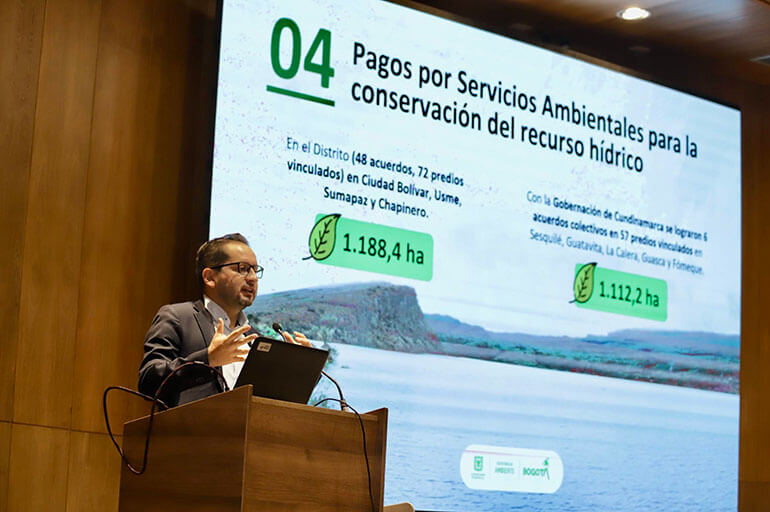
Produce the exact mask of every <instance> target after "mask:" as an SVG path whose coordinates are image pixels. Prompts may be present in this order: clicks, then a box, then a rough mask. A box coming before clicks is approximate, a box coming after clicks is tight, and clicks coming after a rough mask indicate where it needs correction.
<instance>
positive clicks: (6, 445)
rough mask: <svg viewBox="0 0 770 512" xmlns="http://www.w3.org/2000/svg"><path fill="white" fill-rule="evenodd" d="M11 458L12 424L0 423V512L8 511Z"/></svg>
mask: <svg viewBox="0 0 770 512" xmlns="http://www.w3.org/2000/svg"><path fill="white" fill-rule="evenodd" d="M10 458H11V424H10V423H5V422H0V512H6V510H8V466H9V463H10Z"/></svg>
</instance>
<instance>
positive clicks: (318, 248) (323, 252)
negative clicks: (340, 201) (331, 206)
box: [302, 213, 340, 261]
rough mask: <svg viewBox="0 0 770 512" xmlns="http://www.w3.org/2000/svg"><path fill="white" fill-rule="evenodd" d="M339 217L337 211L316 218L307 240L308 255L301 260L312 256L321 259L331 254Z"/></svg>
mask: <svg viewBox="0 0 770 512" xmlns="http://www.w3.org/2000/svg"><path fill="white" fill-rule="evenodd" d="M339 219H340V214H339V213H332V214H331V215H326V216H325V217H321V218H320V219H318V222H316V223H315V225H314V226H313V229H312V230H310V238H309V239H308V242H307V243H308V246H309V247H310V256H307V257H305V258H302V259H303V260H307V259H310V258H313V259H314V260H316V261H321V260H325V259H326V258H328V257H329V256H331V255H332V251H334V241H335V238H336V237H337V221H338V220H339Z"/></svg>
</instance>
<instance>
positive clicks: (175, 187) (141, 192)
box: [73, 0, 216, 432]
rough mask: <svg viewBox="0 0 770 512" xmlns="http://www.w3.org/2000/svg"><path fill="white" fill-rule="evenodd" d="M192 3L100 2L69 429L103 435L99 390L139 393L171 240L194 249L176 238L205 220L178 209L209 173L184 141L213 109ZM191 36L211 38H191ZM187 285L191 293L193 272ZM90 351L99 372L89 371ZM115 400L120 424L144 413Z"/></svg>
mask: <svg viewBox="0 0 770 512" xmlns="http://www.w3.org/2000/svg"><path fill="white" fill-rule="evenodd" d="M196 5H202V6H203V7H206V6H209V5H211V6H212V8H211V9H209V10H207V9H205V8H202V9H194V8H192V7H190V6H189V5H182V4H181V3H177V2H157V1H156V0H142V1H140V2H131V3H126V2H123V1H119V0H118V1H112V0H105V4H104V10H103V20H102V30H101V34H100V39H99V45H100V53H99V66H98V70H97V78H96V94H95V99H94V109H95V112H94V121H93V132H92V147H91V163H90V168H89V180H88V194H87V201H86V225H85V232H84V252H83V267H82V275H81V281H80V286H81V293H80V304H79V307H78V311H79V312H80V319H79V322H78V345H77V350H76V354H77V355H76V359H75V372H76V374H77V375H82V376H83V378H82V379H78V381H77V382H76V386H77V389H76V392H75V393H74V402H73V427H74V428H78V429H82V430H87V431H91V432H103V431H104V426H103V419H102V413H101V401H100V399H101V393H102V390H103V389H104V388H105V387H106V386H108V385H110V384H122V385H125V386H129V387H132V388H135V387H136V383H137V375H138V367H139V363H140V361H141V357H142V340H143V338H144V334H145V331H146V329H147V327H148V326H149V324H150V322H151V320H152V317H153V315H154V314H155V311H156V310H157V308H158V307H160V306H161V305H162V304H164V303H166V302H168V301H169V298H170V297H171V296H172V295H173V282H174V279H175V278H176V276H177V275H178V274H177V268H178V266H179V263H178V261H177V258H176V257H175V252H176V247H177V243H178V240H182V241H183V242H182V245H183V246H184V247H188V246H189V245H191V244H190V243H189V241H187V240H185V239H184V238H183V237H177V236H176V235H175V232H176V229H177V228H178V226H180V225H183V224H187V225H189V224H193V225H197V226H199V228H198V231H199V232H205V229H206V226H205V220H204V221H201V220H200V219H194V218H192V219H191V218H190V216H189V214H188V213H187V211H188V208H189V198H187V197H183V198H182V199H181V200H182V201H183V202H185V204H186V205H188V206H186V207H185V208H180V207H179V201H180V198H179V195H180V191H179V189H180V180H182V181H184V180H187V179H189V177H190V176H200V175H201V173H203V174H204V175H205V174H206V173H207V172H208V171H207V168H206V167H205V166H206V165H207V162H206V160H205V159H203V158H202V156H203V155H204V154H205V149H199V148H200V147H201V146H204V147H205V144H201V141H200V140H199V139H197V138H196V137H193V136H191V135H190V133H189V132H190V131H192V132H193V133H197V132H199V131H201V128H202V127H203V130H204V133H205V131H208V130H210V124H209V119H208V118H204V119H202V118H201V116H202V115H205V113H206V112H208V113H211V112H212V109H213V102H214V98H213V95H209V96H208V105H207V104H206V103H205V102H203V105H202V104H201V103H202V102H201V101H200V98H201V96H202V93H201V87H202V86H201V80H202V79H201V77H203V78H204V79H205V80H208V83H213V80H214V78H213V77H212V74H211V72H210V71H209V72H208V73H205V72H203V71H202V70H201V68H200V66H201V65H202V59H205V58H208V59H209V60H208V62H209V64H211V63H212V62H214V63H215V62H216V61H215V59H214V54H215V52H214V51H213V50H212V49H211V47H215V45H216V41H215V39H214V35H215V30H214V27H213V23H214V9H213V2H209V1H206V2H198V3H196ZM200 26H204V27H206V26H208V27H209V28H208V29H206V30H205V31H204V32H203V34H201V33H200V32H196V31H195V30H193V27H200ZM196 30H197V29H196ZM206 34H208V37H207V38H204V40H202V41H201V35H206ZM202 48H206V50H205V51H206V52H208V53H207V55H208V57H205V56H203V53H204V52H203V50H202ZM204 62H205V61H204ZM198 112H202V114H201V113H198ZM190 116H192V118H191V119H188V117H190ZM115 134H119V136H117V137H116V136H115ZM191 154H192V155H195V156H196V157H197V158H198V159H197V160H196V161H195V162H190V161H189V155H191ZM199 180H200V178H196V181H199ZM191 229H192V228H188V230H191ZM188 258H189V259H190V260H192V258H193V253H190V254H189V255H188ZM190 267H192V265H191V264H190ZM115 269H124V271H122V272H115V271H114V270H115ZM188 279H189V281H190V282H193V283H194V278H193V273H192V271H190V274H189V277H188ZM95 353H98V354H99V355H100V359H99V361H100V364H99V365H94V364H93V354H95ZM115 398H116V399H115V401H114V402H113V404H114V406H113V405H111V417H112V418H113V421H114V423H115V425H117V426H120V425H122V423H123V421H124V420H125V419H129V418H133V417H136V416H137V415H138V414H139V413H140V411H142V410H144V409H143V408H140V406H141V403H140V402H139V401H137V400H136V399H134V400H126V399H125V398H122V397H118V396H117V395H115ZM129 404H136V405H129Z"/></svg>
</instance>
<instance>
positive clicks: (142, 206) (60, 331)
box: [0, 0, 217, 512]
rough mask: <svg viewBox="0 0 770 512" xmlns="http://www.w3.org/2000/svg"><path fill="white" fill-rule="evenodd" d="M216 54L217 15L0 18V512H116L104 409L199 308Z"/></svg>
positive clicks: (146, 11)
mask: <svg viewBox="0 0 770 512" xmlns="http://www.w3.org/2000/svg"><path fill="white" fill-rule="evenodd" d="M216 49H217V26H216V2H215V0H131V1H126V0H6V1H3V2H0V73H2V77H1V78H0V155H2V160H1V162H2V174H0V214H2V216H3V218H4V220H5V222H4V227H3V228H2V229H3V231H2V232H3V235H4V239H5V240H4V242H5V243H4V244H0V264H2V268H4V269H6V270H7V272H6V273H7V275H6V276H5V278H4V279H3V285H2V296H3V303H2V306H1V307H0V322H1V323H0V325H3V326H4V329H3V331H4V332H3V336H2V341H1V342H0V512H4V511H31V510H35V511H65V510H66V511H93V510H99V511H110V510H113V511H115V510H117V503H118V501H117V497H118V484H119V478H120V460H119V457H118V456H117V454H116V452H115V450H114V447H113V446H112V443H111V442H110V440H109V438H108V436H107V435H106V434H105V432H106V430H105V427H104V420H103V417H102V405H101V403H102V402H101V400H102V392H103V390H104V389H105V387H106V386H108V385H111V384H119V385H125V386H128V387H131V388H135V387H136V380H137V364H138V361H140V359H141V355H142V347H141V340H142V338H143V336H144V332H145V330H146V328H147V326H148V325H149V321H150V320H151V319H152V316H153V314H154V312H155V311H156V310H157V308H158V306H159V305H161V304H163V303H165V302H168V301H170V300H180V299H182V298H184V297H187V296H190V295H191V294H193V293H194V292H195V287H196V283H195V280H194V279H192V276H193V260H192V255H193V254H194V251H195V248H197V244H199V243H200V242H201V241H202V240H205V237H206V234H207V231H208V226H207V220H208V204H209V203H208V201H209V199H208V188H209V187H210V185H209V183H210V170H209V169H210V160H211V148H212V144H213V127H212V125H211V121H212V119H213V108H214V90H215V82H216V76H215V75H216ZM110 406H111V411H110V412H111V420H112V423H113V425H115V426H116V427H117V430H118V432H120V429H121V427H120V426H121V425H122V423H123V421H124V420H125V419H127V418H130V417H135V416H137V415H138V414H139V413H141V412H142V411H144V410H145V405H144V404H143V403H138V402H137V401H136V400H131V399H128V398H126V397H124V396H122V395H119V394H113V395H111V401H110Z"/></svg>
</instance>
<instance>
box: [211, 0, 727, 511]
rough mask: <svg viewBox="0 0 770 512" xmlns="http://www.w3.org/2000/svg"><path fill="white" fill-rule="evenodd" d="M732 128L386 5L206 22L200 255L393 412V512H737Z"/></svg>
mask: <svg viewBox="0 0 770 512" xmlns="http://www.w3.org/2000/svg"><path fill="white" fill-rule="evenodd" d="M740 126H741V113H740V111H738V110H737V109H734V108H732V107H729V106H726V105H722V104H719V103H715V102H712V101H709V100H706V99H703V98H699V97H696V96H693V95H690V94H687V93H685V92H682V91H677V90H674V89H670V88H666V87H663V86H661V85H658V84H655V83H651V82H647V81H644V80H641V79H639V78H635V77H632V76H629V75H625V74H622V73H619V72H617V71H614V70H610V69H607V68H604V67H601V66H598V65H596V64H594V63H588V62H584V61H581V60H578V59H575V58H572V57H567V56H564V55H559V54H556V53H553V52H550V51H547V50H545V49H542V48H538V47H535V46H531V45H528V44H524V43H521V42H518V41H515V40H512V39H509V38H505V37H501V36H499V35H496V34H492V33H489V32H485V31H482V30H479V29H476V28H473V27H469V26H466V25H463V24H461V23H458V22H456V21H450V20H447V19H443V18H441V17H439V16H436V15H433V14H428V13H425V12H420V11H418V10H415V9H412V8H409V7H405V6H402V5H397V4H395V3H390V2H381V1H368V0H367V1H361V2H355V3H351V2H330V3H328V4H324V5H317V4H316V3H314V2H310V1H308V0H292V1H286V2H280V3H275V2H267V1H264V2H263V1H252V0H249V1H246V0H224V1H223V2H222V35H221V48H220V59H219V79H218V84H217V107H216V126H215V144H214V155H213V178H212V195H211V213H210V225H209V229H210V236H211V237H215V236H221V235H223V234H226V233H233V232H239V233H242V234H243V235H244V236H245V237H246V238H247V239H248V240H249V243H250V245H251V247H252V248H253V250H254V252H255V254H256V256H257V259H258V261H259V264H260V265H261V266H263V267H264V275H263V277H262V278H260V280H259V293H258V295H257V297H256V299H255V300H254V302H253V304H252V305H251V306H250V307H248V308H247V309H246V310H245V313H246V314H247V317H248V319H249V322H250V323H251V325H252V326H254V327H255V328H256V329H257V330H258V331H260V332H261V333H262V334H263V335H266V336H273V337H277V336H278V334H277V333H275V332H274V331H273V330H272V327H271V326H272V325H273V323H274V322H279V323H280V324H281V325H282V326H283V328H284V329H286V330H288V331H301V332H303V333H305V334H306V335H307V336H308V338H310V339H311V340H312V341H313V342H314V343H316V344H317V345H318V346H321V347H323V348H325V349H327V350H329V352H330V358H329V362H328V364H327V371H328V372H329V373H330V374H331V375H332V376H333V377H334V378H335V379H337V380H338V381H339V383H340V385H341V386H342V388H343V390H344V392H345V398H346V400H347V401H348V402H349V403H350V405H351V406H353V407H354V408H355V409H356V410H358V411H359V412H365V411H370V410H374V409H378V408H381V407H386V408H388V411H389V412H388V431H387V433H388V436H387V438H388V442H387V458H386V477H385V503H397V502H401V501H410V502H412V503H413V504H414V505H415V507H416V509H417V510H423V511H443V512H466V511H472V512H475V511H490V512H492V511H495V512H499V511H504V510H528V511H535V512H538V511H542V512H546V511H549V512H550V511H553V510H570V511H579V512H583V511H585V512H588V511H594V510H623V511H645V512H646V511H648V510H658V509H661V508H663V507H664V506H665V508H667V509H670V510H677V511H693V512H696V511H697V512H702V511H729V510H734V509H735V504H736V502H737V482H738V432H739V387H740V372H739V369H740V345H741V339H740V335H741V333H740V315H741V300H740V298H741V279H740V276H741V264H740V262H741V249H740V248H741V229H740V226H741V195H740V194H741V192H740V191H741V175H740V168H741V156H740V140H741V133H740ZM336 393H337V392H336V389H334V388H333V387H332V386H331V384H329V383H327V382H326V381H325V380H324V381H321V382H320V383H319V385H318V387H317V389H316V390H315V392H314V397H313V398H312V399H311V402H310V403H311V404H312V403H315V402H316V401H318V400H320V399H322V398H324V397H330V398H336V396H337V395H336ZM325 405H328V406H334V404H328V403H327V404H325Z"/></svg>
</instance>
